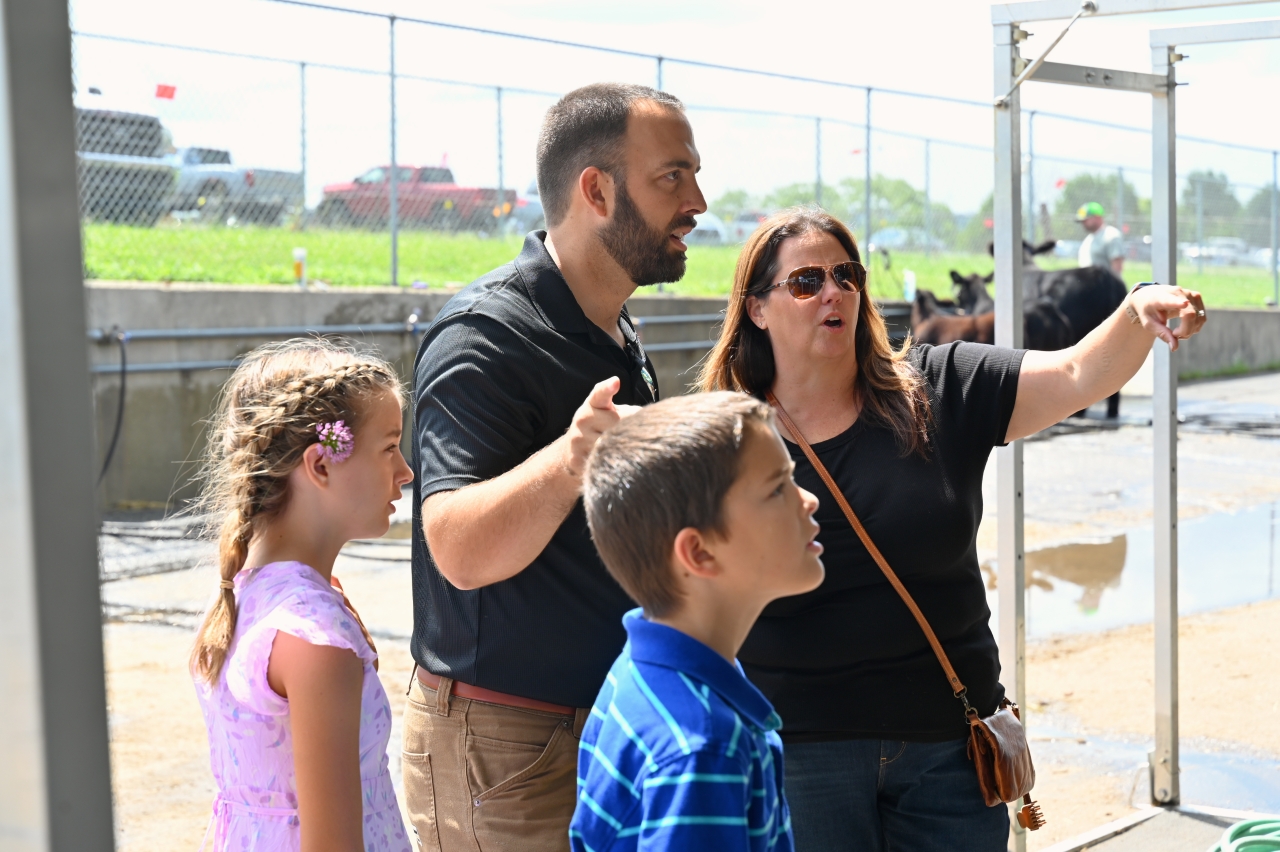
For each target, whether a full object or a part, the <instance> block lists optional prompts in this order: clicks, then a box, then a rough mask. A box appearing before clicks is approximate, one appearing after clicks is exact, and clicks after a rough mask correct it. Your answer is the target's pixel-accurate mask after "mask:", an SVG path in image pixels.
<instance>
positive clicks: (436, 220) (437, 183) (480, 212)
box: [316, 166, 516, 231]
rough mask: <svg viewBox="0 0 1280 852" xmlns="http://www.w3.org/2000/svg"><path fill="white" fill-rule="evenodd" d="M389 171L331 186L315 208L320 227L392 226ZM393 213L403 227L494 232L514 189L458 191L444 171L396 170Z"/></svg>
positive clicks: (432, 168) (426, 168)
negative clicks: (395, 213)
mask: <svg viewBox="0 0 1280 852" xmlns="http://www.w3.org/2000/svg"><path fill="white" fill-rule="evenodd" d="M390 171H391V168H390V167H389V166H378V167H376V168H372V169H370V170H369V171H367V172H365V173H364V174H362V175H360V177H358V178H356V179H355V180H353V181H351V182H349V183H335V184H330V185H329V186H326V187H325V188H324V198H323V199H322V200H321V201H320V206H319V207H318V208H316V218H317V219H318V220H319V222H320V224H321V225H327V226H331V227H333V226H338V227H341V226H354V227H366V228H367V227H374V228H377V227H386V225H387V222H388V221H389V220H390V210H391V193H390V189H391V186H390V184H389V183H388V182H387V175H388V173H389V172H390ZM396 172H397V175H396V177H397V181H396V209H397V211H398V218H399V221H400V224H401V225H403V226H405V227H426V228H434V229H438V230H446V231H466V230H492V229H494V228H496V227H497V226H498V225H499V224H500V223H501V222H502V220H503V219H505V218H506V217H507V216H508V215H510V213H511V210H512V209H513V208H514V207H515V204H516V192H515V190H514V189H506V190H502V192H501V194H499V191H498V190H496V189H477V188H471V187H463V186H458V185H457V184H456V183H455V182H454V180H453V172H451V171H450V170H449V169H447V168H444V167H442V166H421V167H419V166H400V167H398V168H397V169H396Z"/></svg>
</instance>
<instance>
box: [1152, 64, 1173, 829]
mask: <svg viewBox="0 0 1280 852" xmlns="http://www.w3.org/2000/svg"><path fill="white" fill-rule="evenodd" d="M1169 52H1170V48H1164V47H1161V48H1153V49H1152V51H1151V70H1152V73H1154V74H1160V75H1162V76H1163V75H1168V78H1169V88H1168V90H1167V92H1161V93H1159V94H1157V95H1155V96H1154V97H1153V98H1152V113H1151V136H1152V151H1151V274H1152V279H1153V280H1155V281H1157V282H1159V283H1161V284H1175V285H1176V284H1177V283H1178V267H1177V232H1178V228H1177V224H1178V221H1177V215H1178V214H1177V177H1176V167H1177V153H1176V147H1175V145H1176V136H1175V133H1174V93H1175V92H1176V88H1175V86H1174V71H1173V65H1172V63H1171V62H1170V61H1169ZM1154 350H1155V353H1154V359H1153V360H1154V364H1153V366H1154V380H1153V391H1152V399H1151V425H1152V436H1153V444H1154V446H1153V456H1154V458H1155V484H1154V487H1155V509H1154V515H1153V518H1152V522H1153V526H1154V528H1155V655H1156V659H1155V697H1156V706H1155V713H1156V728H1155V730H1156V741H1155V749H1154V750H1153V751H1152V752H1151V754H1150V756H1149V760H1150V767H1151V800H1152V802H1153V803H1154V804H1157V805H1176V804H1178V801H1179V799H1180V791H1179V787H1178V367H1177V364H1178V359H1177V357H1176V353H1174V352H1171V351H1170V350H1169V347H1168V346H1166V345H1165V344H1164V343H1163V342H1161V341H1159V340H1157V341H1156V342H1155V343H1154Z"/></svg>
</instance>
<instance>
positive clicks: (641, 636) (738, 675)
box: [622, 609, 782, 731]
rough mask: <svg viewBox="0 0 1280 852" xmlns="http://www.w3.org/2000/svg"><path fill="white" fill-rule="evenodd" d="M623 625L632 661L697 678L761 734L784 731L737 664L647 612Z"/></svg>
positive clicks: (632, 613) (638, 613)
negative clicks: (651, 618)
mask: <svg viewBox="0 0 1280 852" xmlns="http://www.w3.org/2000/svg"><path fill="white" fill-rule="evenodd" d="M622 624H623V626H624V627H626V628H627V637H628V639H629V640H630V646H631V659H633V660H636V661H638V662H642V663H648V664H650V665H655V666H663V667H665V668H669V669H673V670H675V671H678V672H684V673H685V674H687V675H690V676H692V677H695V678H697V679H698V680H700V681H702V682H703V683H705V684H706V685H707V686H709V687H711V688H712V689H714V690H715V691H716V693H717V694H718V695H719V696H720V697H721V698H723V699H724V700H725V702H726V703H728V704H730V705H732V706H733V708H734V709H735V710H737V711H738V712H739V713H741V714H742V715H743V716H745V717H747V719H748V721H750V722H751V724H752V725H754V726H755V727H756V728H759V729H760V730H763V731H774V730H777V729H778V728H781V727H782V720H781V719H780V718H778V714H777V713H775V712H774V710H773V705H772V704H770V703H769V699H767V698H765V697H764V695H763V694H762V693H761V692H760V690H758V689H756V688H755V686H754V685H753V684H752V683H751V681H749V680H747V678H746V675H744V674H743V673H742V667H741V666H739V665H738V664H737V663H733V664H730V663H729V661H728V660H726V659H725V658H724V657H722V656H720V655H719V654H717V653H716V652H715V651H713V650H711V648H709V647H707V646H706V645H704V644H703V643H701V642H699V641H698V640H697V639H694V638H693V637H692V636H690V635H689V634H687V633H681V632H680V631H679V630H676V629H675V628H674V627H668V626H666V625H665V624H657V623H656V622H653V621H649V620H648V619H647V618H645V617H644V611H643V610H640V609H633V610H631V611H630V612H628V613H627V614H626V615H624V616H623V617H622Z"/></svg>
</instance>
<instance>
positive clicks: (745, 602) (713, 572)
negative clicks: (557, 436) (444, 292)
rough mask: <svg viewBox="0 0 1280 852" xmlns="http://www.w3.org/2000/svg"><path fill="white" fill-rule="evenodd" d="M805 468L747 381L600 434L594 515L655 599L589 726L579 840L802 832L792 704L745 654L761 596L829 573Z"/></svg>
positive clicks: (726, 844)
mask: <svg viewBox="0 0 1280 852" xmlns="http://www.w3.org/2000/svg"><path fill="white" fill-rule="evenodd" d="M793 467H794V465H793V464H792V462H791V458H790V456H789V455H788V454H787V451H786V449H785V447H784V446H783V443H782V439H781V438H780V437H779V436H778V433H777V431H776V430H775V429H774V426H773V419H772V412H771V411H770V410H769V407H768V406H767V405H765V404H764V403H762V402H759V401H757V400H755V399H752V398H751V397H749V396H746V395H744V394H740V393H707V394H694V395H691V396H682V397H677V398H674V399H669V400H665V401H663V402H660V403H657V404H656V405H652V406H649V407H647V408H645V409H643V410H641V411H639V412H637V413H636V414H634V415H632V416H631V417H628V418H625V419H624V420H622V421H621V422H620V423H619V424H618V425H616V426H614V427H613V429H611V430H610V431H609V432H606V433H605V434H604V435H603V436H602V437H601V438H600V440H599V441H598V442H597V444H596V446H595V448H594V450H593V451H592V453H591V456H590V458H589V459H588V461H587V468H586V473H585V476H584V480H583V499H584V503H585V506H586V513H587V520H588V523H589V524H590V527H591V534H592V536H593V537H594V539H595V542H596V546H597V548H598V549H599V551H600V555H601V557H602V558H603V559H604V563H605V565H606V566H607V567H608V569H609V573H610V574H611V575H613V577H614V579H616V580H617V581H618V583H619V584H620V585H621V586H622V588H623V589H625V590H626V592H627V593H628V594H629V595H630V596H631V597H632V598H633V599H635V600H636V601H637V602H638V603H639V604H640V605H641V607H642V608H643V611H642V610H640V609H636V610H632V611H631V612H629V613H627V615H626V616H625V617H624V618H623V624H624V626H625V627H626V629H627V635H628V641H627V645H626V647H625V648H623V651H622V654H621V655H620V656H619V657H618V660H617V662H615V663H614V665H613V668H612V669H611V670H610V671H609V675H608V677H607V678H606V680H605V684H604V686H603V687H602V688H601V690H600V694H599V696H598V697H597V698H596V702H595V706H594V707H592V708H591V717H590V719H589V720H588V722H587V724H586V727H585V729H584V730H583V734H582V742H581V746H580V749H579V752H578V804H577V809H576V810H575V811H574V814H573V822H572V823H571V825H570V829H569V839H570V844H571V846H572V847H573V849H574V852H606V850H610V851H611V852H623V850H627V852H629V850H657V849H663V850H691V852H726V850H742V852H748V850H776V852H790V850H791V849H792V838H791V821H790V817H789V815H788V811H787V804H786V800H785V799H784V798H783V796H782V741H781V740H780V739H779V737H778V734H777V733H776V731H777V729H778V728H780V727H781V726H782V720H781V719H779V718H778V715H777V714H776V713H775V712H774V711H773V707H772V706H771V705H770V704H769V702H768V700H767V699H765V697H764V696H763V695H761V694H760V692H759V690H757V689H756V688H755V687H754V686H752V685H751V683H750V682H749V681H748V680H747V679H746V677H745V676H744V675H743V674H742V670H741V669H740V668H739V667H738V665H737V663H736V662H735V660H734V658H735V656H736V655H737V652H738V648H739V647H740V646H741V645H742V642H743V640H745V639H746V637H747V633H748V631H750V629H751V626H752V625H753V624H754V623H755V620H756V618H757V617H758V616H759V615H760V612H761V610H763V609H764V607H765V604H767V603H769V602H770V601H772V600H774V599H775V598H780V597H783V596H786V595H795V594H800V593H801V592H807V591H810V590H812V589H814V588H816V587H817V586H818V585H819V584H820V583H821V582H822V578H823V567H822V562H821V560H820V559H819V558H818V557H819V555H820V554H821V553H822V545H820V544H818V542H816V541H814V536H816V535H817V533H818V525H817V524H816V523H815V522H814V520H813V513H814V512H815V511H816V510H817V508H818V500H817V498H816V497H814V496H813V495H812V494H810V493H809V492H807V491H804V490H803V489H801V488H800V487H798V486H797V485H796V484H795V482H794V481H793V480H792V478H791V472H792V468H793Z"/></svg>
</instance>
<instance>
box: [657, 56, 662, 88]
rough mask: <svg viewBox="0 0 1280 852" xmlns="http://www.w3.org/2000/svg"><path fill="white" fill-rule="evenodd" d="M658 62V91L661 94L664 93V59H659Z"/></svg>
mask: <svg viewBox="0 0 1280 852" xmlns="http://www.w3.org/2000/svg"><path fill="white" fill-rule="evenodd" d="M657 60H658V86H657V88H658V91H659V92H661V91H662V57H661V56H659V57H657Z"/></svg>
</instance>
